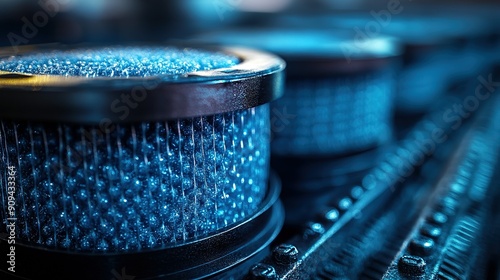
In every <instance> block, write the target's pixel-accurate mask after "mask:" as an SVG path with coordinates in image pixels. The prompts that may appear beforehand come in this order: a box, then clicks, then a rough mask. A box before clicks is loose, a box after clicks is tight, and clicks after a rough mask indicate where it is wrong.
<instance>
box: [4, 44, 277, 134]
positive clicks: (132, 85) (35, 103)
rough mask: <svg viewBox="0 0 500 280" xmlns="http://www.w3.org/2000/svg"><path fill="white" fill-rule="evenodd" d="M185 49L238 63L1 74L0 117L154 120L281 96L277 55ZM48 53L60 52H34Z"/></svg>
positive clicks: (243, 105)
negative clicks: (135, 71) (183, 70)
mask: <svg viewBox="0 0 500 280" xmlns="http://www.w3.org/2000/svg"><path fill="white" fill-rule="evenodd" d="M169 46H177V47H186V45H178V44H177V45H171V44H169ZM189 47H191V48H198V49H204V50H213V51H221V52H225V53H228V54H231V55H234V56H236V57H238V58H240V61H241V62H240V63H239V64H237V65H235V66H233V67H229V68H220V69H214V70H209V71H198V72H192V73H188V74H185V75H164V76H154V77H148V78H105V77H102V78H83V77H63V76H50V75H30V74H23V73H14V72H0V118H3V119H13V120H33V121H63V122H76V123H89V124H90V123H94V124H102V123H103V122H106V123H109V122H120V123H121V122H136V121H159V120H169V119H179V118H187V117H196V116H206V115H214V114H218V113H224V112H229V111H235V110H240V109H248V108H252V107H256V106H259V105H262V104H265V103H268V102H270V101H272V100H275V99H277V98H279V97H281V96H282V94H283V82H284V77H283V76H284V73H283V70H284V68H285V62H284V61H283V60H282V59H280V58H278V57H277V56H275V55H272V54H268V53H265V52H260V51H256V50H252V49H246V48H230V47H217V48H214V47H207V46H202V45H197V44H190V45H189ZM47 48H49V49H50V48H52V49H57V48H59V49H60V48H63V49H64V47H61V46H58V47H57V48H56V47H54V46H50V47H46V46H41V47H38V48H37V47H35V51H40V50H46V49H47ZM28 51H33V47H32V48H28ZM26 52H27V51H26ZM5 55H8V52H6V51H5V49H4V50H3V51H2V50H0V58H1V56H5ZM123 96H126V97H127V96H128V98H129V99H130V98H132V100H133V101H134V103H135V104H137V105H136V107H134V108H132V107H130V108H127V110H125V109H124V107H123V106H127V103H124V102H123V99H122V98H123ZM134 106H135V105H134ZM124 111H127V112H128V113H127V114H126V116H125V114H123V112H124Z"/></svg>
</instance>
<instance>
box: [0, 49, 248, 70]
mask: <svg viewBox="0 0 500 280" xmlns="http://www.w3.org/2000/svg"><path fill="white" fill-rule="evenodd" d="M238 63H239V59H238V58H237V57H236V56H233V55H231V54H227V53H222V52H212V51H208V50H197V49H191V48H177V47H120V46H115V47H105V48H94V49H92V48H86V49H83V48H82V49H73V50H52V51H42V52H36V53H26V54H23V55H16V56H10V57H5V58H0V70H3V71H6V72H15V73H23V74H37V75H56V76H77V77H88V78H93V77H119V78H128V77H151V76H159V75H162V76H164V75H182V74H186V73H191V72H196V71H204V70H214V69H219V68H227V67H232V66H234V65H237V64H238Z"/></svg>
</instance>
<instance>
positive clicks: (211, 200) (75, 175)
mask: <svg viewBox="0 0 500 280" xmlns="http://www.w3.org/2000/svg"><path fill="white" fill-rule="evenodd" d="M0 125H1V127H0V183H1V185H2V186H6V181H7V176H8V175H7V167H8V166H11V165H12V166H15V168H16V170H17V174H16V180H17V186H18V187H17V191H16V217H17V221H16V226H17V227H16V229H17V232H16V233H17V240H16V241H17V242H19V243H29V244H38V245H42V246H44V247H49V248H62V249H69V250H74V251H93V252H96V251H97V252H120V251H133V250H138V249H142V248H159V247H162V246H166V245H172V244H181V243H184V242H186V241H189V240H194V239H198V238H200V237H203V236H207V235H209V234H210V233H212V232H214V231H216V230H218V229H221V228H224V227H227V226H229V225H232V224H235V223H237V222H239V221H242V220H243V219H245V218H246V217H248V216H249V215H252V214H253V213H255V211H256V209H257V208H258V206H259V203H260V202H261V201H262V199H263V197H264V195H265V193H266V189H267V188H266V186H267V178H268V165H269V145H268V141H269V136H270V135H269V106H268V105H263V106H259V107H256V108H252V109H248V110H241V111H235V112H229V113H224V114H219V115H215V116H206V117H197V118H192V119H183V120H179V121H168V122H150V123H141V124H133V125H117V126H116V129H115V130H113V131H111V132H109V133H103V132H102V131H101V130H100V129H99V127H95V126H77V125H67V124H42V123H34V122H32V123H13V122H7V121H3V122H0ZM1 196H2V197H1V199H2V200H1V203H2V208H1V212H0V213H1V218H2V223H4V224H3V225H2V228H4V229H5V222H6V218H7V217H8V213H7V212H6V211H7V210H6V209H7V193H6V188H4V187H3V188H2V190H1Z"/></svg>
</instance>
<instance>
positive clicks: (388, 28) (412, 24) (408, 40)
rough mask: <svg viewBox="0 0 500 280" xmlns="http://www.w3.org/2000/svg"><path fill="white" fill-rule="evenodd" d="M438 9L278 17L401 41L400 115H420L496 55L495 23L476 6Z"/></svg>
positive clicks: (359, 38) (365, 37) (361, 37)
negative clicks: (453, 86) (492, 40)
mask: <svg viewBox="0 0 500 280" xmlns="http://www.w3.org/2000/svg"><path fill="white" fill-rule="evenodd" d="M434 9H436V7H434V8H433V7H427V9H426V10H423V11H420V10H417V11H415V10H414V9H412V10H411V11H407V12H405V13H398V14H392V13H390V12H389V11H387V10H380V11H373V13H359V12H358V13H356V12H350V13H349V12H344V13H336V14H332V13H324V14H321V15H314V17H313V16H310V17H305V16H296V15H295V16H294V15H289V16H284V17H281V18H280V17H277V18H276V19H275V22H276V23H279V22H284V23H285V24H287V25H288V26H290V27H291V28H300V27H303V26H316V27H318V28H319V27H321V28H323V29H326V30H328V29H334V28H345V29H348V30H350V31H351V32H352V33H353V36H352V37H353V39H354V40H355V41H357V42H365V41H367V40H371V39H374V38H377V37H379V36H390V37H393V38H396V39H398V40H399V41H400V43H401V44H402V46H403V47H404V54H403V65H402V69H401V71H399V73H398V80H397V93H396V98H395V100H396V105H395V109H396V113H397V116H398V117H405V118H406V117H408V116H417V117H420V116H421V115H422V114H423V113H425V112H426V111H427V110H428V108H429V107H430V106H431V105H432V104H433V102H434V101H435V100H436V99H437V98H439V97H440V96H442V95H444V94H445V93H446V91H447V90H448V88H449V87H450V86H451V85H452V84H453V83H456V82H457V81H460V80H463V79H468V78H469V79H470V78H473V79H474V78H475V77H476V76H477V75H478V74H479V73H480V72H481V71H483V70H484V69H485V68H486V67H488V66H491V63H492V61H493V60H494V59H495V58H494V57H495V55H494V52H495V51H496V50H495V48H494V46H493V44H492V43H491V34H492V33H493V31H492V27H491V23H490V22H489V21H488V20H487V19H486V20H485V19H483V18H480V17H478V16H477V14H478V13H475V14H474V13H473V12H474V11H475V10H474V8H473V7H471V8H470V9H469V10H467V11H457V13H455V14H453V13H452V12H450V11H442V12H436V11H434ZM431 10H432V11H431Z"/></svg>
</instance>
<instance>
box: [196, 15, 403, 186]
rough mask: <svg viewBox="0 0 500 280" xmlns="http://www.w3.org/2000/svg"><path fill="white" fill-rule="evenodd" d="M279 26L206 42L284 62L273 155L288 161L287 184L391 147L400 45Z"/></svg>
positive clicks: (335, 32) (338, 32) (344, 32)
mask: <svg viewBox="0 0 500 280" xmlns="http://www.w3.org/2000/svg"><path fill="white" fill-rule="evenodd" d="M282 26H285V27H280V28H278V27H274V28H269V29H265V28H261V29H245V30H233V31H227V32H220V33H216V34H209V35H205V36H203V38H202V39H203V40H204V41H212V42H219V43H222V44H234V45H246V46H252V47H259V48H261V49H265V50H267V51H271V52H274V53H276V54H278V55H279V56H281V57H283V58H284V59H285V61H286V62H287V85H286V94H285V96H284V97H283V98H281V99H280V100H277V101H276V102H273V103H272V107H271V108H272V109H271V129H272V132H273V139H272V154H273V156H274V158H276V159H278V158H283V159H284V160H283V162H284V163H285V165H286V167H283V173H284V174H283V176H282V177H283V180H287V178H294V179H291V180H290V181H291V182H297V180H295V179H297V176H305V177H311V176H316V177H321V176H325V173H328V172H330V173H331V172H332V171H333V170H335V169H336V168H333V167H332V165H331V163H333V162H334V161H332V159H333V158H337V159H338V158H341V157H344V156H350V155H354V154H357V153H360V152H363V151H368V150H372V149H374V148H377V147H380V146H383V145H384V144H386V143H389V142H390V141H391V140H392V132H393V131H392V113H393V98H394V93H395V83H396V80H395V69H396V67H395V63H394V62H395V60H396V58H397V56H398V55H399V48H398V43H397V42H395V41H394V40H392V39H390V38H387V37H376V38H372V39H369V40H367V41H366V42H357V41H356V40H355V37H354V34H353V33H351V32H349V30H339V29H337V30H333V29H332V30H321V29H320V28H315V29H312V28H295V29H294V28H286V25H284V24H283V25H282ZM306 159H307V160H306ZM311 159H314V160H311ZM322 160H323V161H322ZM292 161H296V163H294V164H292ZM315 162H316V163H317V164H314V163H315ZM336 162H338V161H336ZM298 165H300V168H297V170H296V172H294V171H291V169H290V168H291V167H290V166H298ZM361 165H363V164H361ZM365 166H366V165H365ZM353 167H354V166H353ZM358 167H360V166H359V165H356V167H355V168H358ZM306 169H312V172H309V171H307V170H306ZM293 170H295V169H293ZM285 174H286V175H285ZM320 174H322V175H320ZM330 175H332V174H330ZM327 177H328V176H327ZM311 185H312V184H308V187H311V188H313V187H312V186H311Z"/></svg>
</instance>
